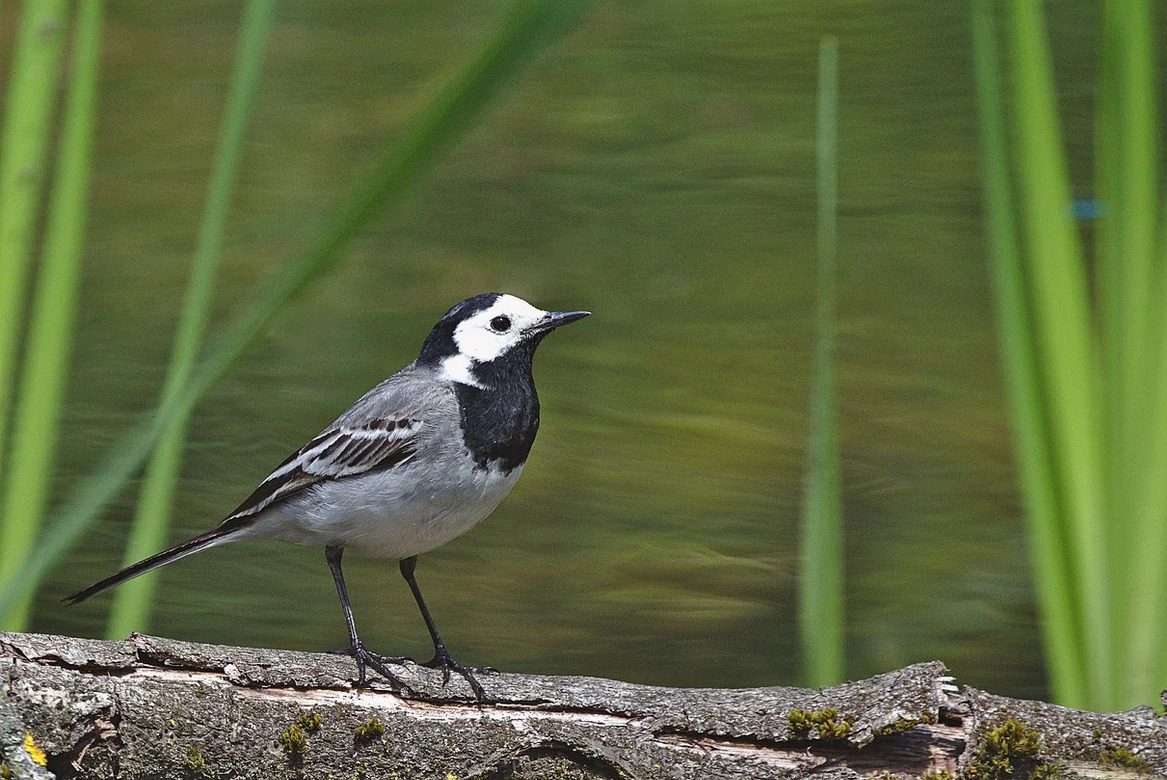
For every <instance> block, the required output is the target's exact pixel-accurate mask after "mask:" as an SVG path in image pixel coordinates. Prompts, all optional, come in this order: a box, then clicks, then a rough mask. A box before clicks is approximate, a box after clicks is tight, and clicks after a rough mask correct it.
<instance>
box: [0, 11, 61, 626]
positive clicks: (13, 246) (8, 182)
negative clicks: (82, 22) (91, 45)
mask: <svg viewBox="0 0 1167 780" xmlns="http://www.w3.org/2000/svg"><path fill="white" fill-rule="evenodd" d="M67 15H68V3H66V2H65V0H28V2H26V3H25V5H24V7H23V8H22V9H21V13H20V22H19V27H18V29H17V33H16V44H15V48H14V50H13V56H12V65H11V70H10V77H9V81H8V96H7V106H6V111H5V115H4V130H3V135H0V469H2V468H3V464H4V460H5V454H6V453H7V451H8V443H7V436H8V432H9V428H10V426H11V424H12V423H11V422H10V420H9V407H10V404H11V401H12V398H11V396H12V390H13V386H14V384H15V381H16V375H15V371H14V368H15V366H16V363H17V353H18V350H19V340H20V335H21V330H22V328H23V325H24V321H23V314H24V299H25V296H26V294H27V290H26V286H27V281H28V266H29V261H30V253H31V250H32V245H33V233H34V231H35V229H36V217H37V210H38V208H39V206H40V198H41V190H42V188H43V184H44V179H45V157H46V151H47V149H48V146H49V141H50V139H51V137H52V133H51V132H50V128H51V125H52V116H53V109H54V107H55V105H56V98H57V82H58V77H59V74H60V61H61V51H62V49H63V47H64V41H65V34H66V31H67V25H66V22H67V18H68V16H67ZM0 538H2V539H3V540H4V543H3V544H2V545H0V580H3V579H4V578H5V577H9V576H12V575H13V574H14V573H15V572H16V571H17V570H18V569H19V567H20V566H21V565H22V564H23V562H24V559H25V556H26V555H27V554H28V550H29V549H30V548H31V546H32V545H33V540H34V539H35V538H36V528H35V527H29V526H28V525H25V524H20V525H18V524H17V523H16V522H14V521H10V520H8V519H7V518H6V517H4V516H0ZM22 611H23V610H22ZM0 625H8V623H7V622H6V621H2V622H0Z"/></svg>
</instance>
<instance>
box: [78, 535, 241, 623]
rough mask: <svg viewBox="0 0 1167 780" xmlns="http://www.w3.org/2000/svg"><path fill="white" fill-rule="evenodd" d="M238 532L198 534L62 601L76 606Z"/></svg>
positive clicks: (212, 545)
mask: <svg viewBox="0 0 1167 780" xmlns="http://www.w3.org/2000/svg"><path fill="white" fill-rule="evenodd" d="M238 530H239V526H238V525H227V524H223V525H219V526H216V527H215V528H212V529H211V530H210V531H207V532H206V533H205V534H199V535H198V536H196V537H194V538H193V539H187V540H186V541H185V542H182V543H181V544H176V545H174V546H173V547H171V548H170V549H168V550H163V551H162V552H160V553H156V554H154V555H151V556H150V557H149V558H146V559H145V560H142V561H138V562H137V563H135V564H134V565H132V566H127V567H126V568H124V569H122V570H121V571H119V572H118V573H117V574H111V575H110V576H108V577H106V578H105V579H104V580H101V581H100V582H95V583H93V584H92V585H90V586H89V587H88V588H85V589H83V590H79V591H77V592H76V593H74V594H73V595H71V596H66V597H65V598H64V599H63V601H65V602H66V603H69V604H76V603H77V602H78V601H84V600H85V599H87V598H89V597H90V596H92V595H94V594H95V593H101V592H102V591H103V590H105V589H106V588H112V587H113V586H114V585H120V584H122V583H123V582H125V581H126V580H132V579H133V578H134V577H137V576H138V575H139V574H145V573H146V572H148V571H152V570H153V569H157V568H158V567H159V566H165V565H166V564H168V563H173V562H174V561H177V560H178V559H179V558H185V557H186V556H188V555H191V554H193V553H197V552H200V551H202V550H205V549H207V548H208V547H214V546H215V545H216V544H219V543H221V542H223V541H225V537H227V536H229V535H230V534H232V533H234V532H235V531H238Z"/></svg>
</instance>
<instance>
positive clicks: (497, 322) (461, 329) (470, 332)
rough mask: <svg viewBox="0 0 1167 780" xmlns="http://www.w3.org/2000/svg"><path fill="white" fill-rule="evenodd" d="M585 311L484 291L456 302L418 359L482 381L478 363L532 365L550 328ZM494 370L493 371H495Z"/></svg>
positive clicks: (456, 377) (447, 374)
mask: <svg viewBox="0 0 1167 780" xmlns="http://www.w3.org/2000/svg"><path fill="white" fill-rule="evenodd" d="M588 314H590V312H586V311H544V310H543V309H540V308H537V307H535V306H532V305H531V304H529V303H527V302H526V301H524V300H523V299H522V298H517V297H515V296H514V295H507V294H506V293H483V294H481V295H475V296H474V297H473V298H467V299H466V300H464V301H462V302H461V303H458V304H455V305H454V307H453V308H451V309H450V310H449V311H448V312H446V314H445V316H443V317H442V318H441V319H440V320H438V323H437V324H436V325H434V328H433V330H431V331H430V334H429V336H428V337H427V338H426V340H425V344H423V345H422V348H421V355H420V356H419V357H418V362H419V363H423V364H426V365H431V366H433V367H434V368H437V369H438V370H439V371H440V372H441V374H442V376H443V377H444V378H446V379H449V380H451V381H455V382H461V383H462V384H467V385H475V386H481V385H482V378H481V375H480V373H476V369H478V368H479V367H487V366H491V367H495V368H497V367H498V364H500V363H508V364H509V363H513V364H517V365H519V366H523V365H526V366H529V365H530V363H531V357H532V355H534V353H535V347H537V346H538V345H539V342H540V341H542V340H543V337H544V336H546V335H547V334H548V333H550V332H551V331H553V330H555V329H556V328H558V327H559V326H561V325H566V324H567V323H569V322H575V321H576V320H578V319H582V318H583V317H586V316H588ZM491 373H493V372H491Z"/></svg>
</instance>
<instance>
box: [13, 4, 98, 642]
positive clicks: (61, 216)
mask: <svg viewBox="0 0 1167 780" xmlns="http://www.w3.org/2000/svg"><path fill="white" fill-rule="evenodd" d="M101 10H102V9H101V0H81V2H80V4H79V6H78V16H77V22H76V30H75V33H74V36H73V58H72V66H71V71H70V76H69V93H68V96H67V98H66V102H65V111H64V122H63V125H62V129H61V140H60V146H59V148H58V150H57V162H56V168H55V171H54V179H53V190H52V199H51V201H50V203H49V211H48V217H47V223H46V232H45V242H44V250H43V259H42V263H41V267H40V272H39V275H38V279H37V287H36V296H35V298H34V300H33V305H32V314H31V321H30V324H29V332H28V349H27V350H26V355H25V359H24V366H23V370H22V371H21V375H20V387H19V392H18V394H17V403H16V407H15V415H14V419H13V434H12V458H11V461H10V462H11V467H10V468H9V469H8V471H7V474H6V475H5V480H4V488H5V490H4V494H3V504H0V506H2V507H3V510H2V511H3V513H4V514H3V516H4V546H5V548H6V549H7V550H8V554H14V553H16V552H17V551H19V553H20V555H19V558H21V559H22V558H23V557H24V556H26V555H27V554H28V550H29V549H30V547H31V546H32V544H33V540H34V539H35V538H36V534H37V529H38V528H39V526H40V519H41V515H42V513H43V512H44V508H45V504H46V502H47V500H48V495H49V487H50V485H51V484H52V477H53V453H54V450H55V447H56V441H57V430H58V424H59V422H60V416H61V401H62V398H63V396H64V392H65V386H66V378H67V377H68V370H69V354H70V350H71V347H72V342H73V338H72V331H73V315H74V309H75V304H76V298H77V283H78V278H79V275H80V270H81V257H82V254H83V248H84V235H85V222H86V216H87V213H88V202H87V201H88V193H89V174H90V162H91V158H92V154H91V150H92V147H93V126H94V120H95V117H96V114H97V73H98V65H99V58H100V54H101ZM28 614H29V601H28V600H27V599H26V600H24V601H22V602H21V603H20V604H19V605H18V606H17V607H15V608H14V609H13V610H12V611H10V612H9V613H8V615H7V617H6V619H5V620H4V622H3V626H4V628H5V630H8V631H22V630H24V629H25V628H26V627H27V622H28Z"/></svg>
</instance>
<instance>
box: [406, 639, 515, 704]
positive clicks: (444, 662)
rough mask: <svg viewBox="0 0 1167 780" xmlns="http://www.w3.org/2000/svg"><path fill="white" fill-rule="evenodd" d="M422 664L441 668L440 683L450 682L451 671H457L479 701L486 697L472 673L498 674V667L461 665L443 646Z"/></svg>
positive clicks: (480, 684)
mask: <svg viewBox="0 0 1167 780" xmlns="http://www.w3.org/2000/svg"><path fill="white" fill-rule="evenodd" d="M422 666H425V667H427V668H430V669H441V670H442V685H446V684H447V683H449V682H450V673H451V672H457V673H458V674H459V675H460V676H461V677H462V679H463V680H465V681H466V683H467V684H468V685H469V686H470V690H472V691H474V698H475V699H476V700H478V701H480V702H481V701H484V700H485V699H486V691H485V690H484V689H483V688H482V683H480V682H478V680H477V679H476V678H475V677H474V675H475V674H498V669H495V668H494V667H493V666H481V667H477V666H463V665H462V664H460V663H458V662H457V661H455V660H454V659H453V658H451V657H450V653H449V652H448V651H447V650H446V648H444V647H440V648H438V651H437V652H436V653H435V654H434V657H433V658H431V659H430V660H429V661H427V662H426V663H424V664H422Z"/></svg>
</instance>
